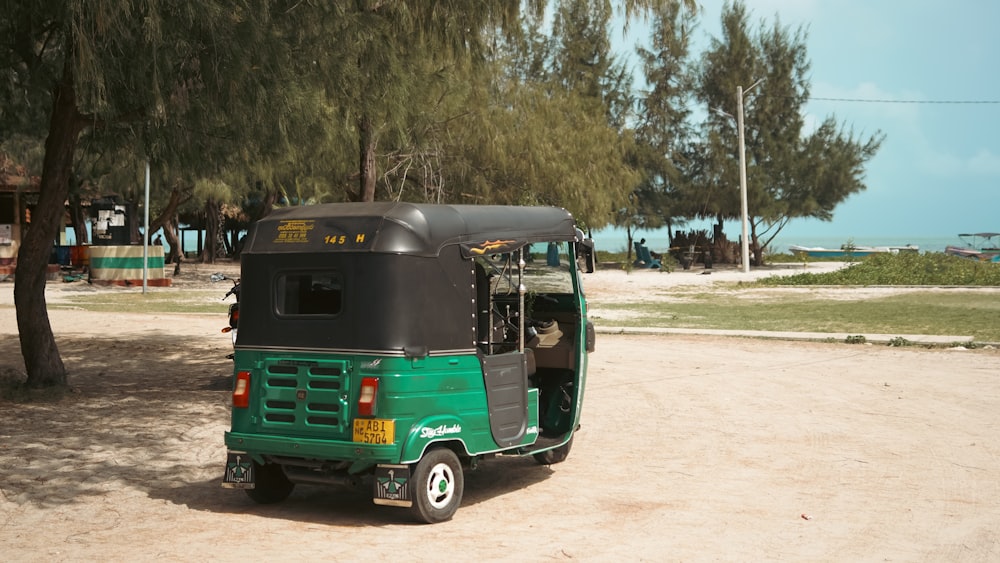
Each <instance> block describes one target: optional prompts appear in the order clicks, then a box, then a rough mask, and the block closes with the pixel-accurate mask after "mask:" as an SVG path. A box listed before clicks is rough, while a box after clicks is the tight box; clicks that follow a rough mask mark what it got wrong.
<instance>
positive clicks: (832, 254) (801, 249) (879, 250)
mask: <svg viewBox="0 0 1000 563" xmlns="http://www.w3.org/2000/svg"><path fill="white" fill-rule="evenodd" d="M788 251H789V252H791V253H792V254H805V255H806V256H809V257H811V258H863V257H865V256H871V255H872V254H883V253H885V254H899V253H900V252H919V251H920V247H919V246H917V245H915V244H907V245H904V246H857V245H853V244H845V245H842V246H841V247H840V248H822V247H819V246H799V245H796V244H793V245H789V247H788Z"/></svg>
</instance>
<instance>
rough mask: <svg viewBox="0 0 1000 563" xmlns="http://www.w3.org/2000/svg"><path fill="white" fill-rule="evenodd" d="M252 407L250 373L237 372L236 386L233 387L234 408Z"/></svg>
mask: <svg viewBox="0 0 1000 563" xmlns="http://www.w3.org/2000/svg"><path fill="white" fill-rule="evenodd" d="M249 406H250V372H249V371H240V372H236V384H235V385H233V407H234V408H240V409H245V408H247V407H249Z"/></svg>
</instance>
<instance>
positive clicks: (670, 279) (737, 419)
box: [0, 264, 1000, 562]
mask: <svg viewBox="0 0 1000 563" xmlns="http://www.w3.org/2000/svg"><path fill="white" fill-rule="evenodd" d="M814 266H815V267H823V268H828V267H834V266H828V265H825V264H824V265H822V266H820V265H819V264H816V265H813V264H810V266H809V269H810V271H815V270H813V268H814ZM228 268H229V273H236V272H237V271H238V270H237V269H235V268H233V267H232V266H229V267H228ZM218 269H222V270H225V269H226V266H218V267H204V266H195V265H185V273H184V275H182V276H181V277H180V278H178V279H177V280H175V284H174V286H173V287H172V288H171V289H170V291H184V290H185V288H199V289H208V288H214V289H218V290H219V297H220V298H221V296H222V294H223V293H224V292H225V290H226V288H223V286H221V285H218V284H216V285H211V284H210V283H208V282H207V277H208V273H209V272H210V271H212V270H218ZM776 270H781V271H786V272H787V271H792V268H789V267H786V268H776ZM768 273H770V272H768ZM750 275H751V276H759V275H763V274H761V272H760V271H755V272H753V273H752V274H750ZM744 276H747V274H742V273H740V272H738V271H725V270H715V271H713V272H712V273H711V274H705V275H702V274H701V273H700V271H698V270H691V271H677V272H672V273H659V272H649V271H633V272H632V273H626V272H624V271H615V270H602V271H599V272H597V273H595V274H594V275H592V276H588V278H587V281H586V284H587V291H588V295H589V297H590V300H591V303H592V308H593V310H596V311H598V312H600V310H601V305H602V304H603V303H610V302H613V301H614V300H617V299H623V298H624V297H623V296H627V297H628V298H630V299H632V298H635V297H636V296H642V298H644V299H645V298H649V299H655V298H669V297H670V292H671V288H676V289H675V291H680V290H681V289H682V288H683V286H685V285H688V286H690V285H701V286H704V289H705V290H706V291H710V290H723V289H719V287H720V285H719V284H716V283H715V282H719V281H727V282H730V281H739V280H741V279H745V278H744ZM11 285H12V284H10V283H3V284H0V335H2V336H0V358H2V360H0V373H3V374H5V375H6V376H8V377H12V376H15V375H16V374H17V373H20V372H22V371H23V366H22V364H21V360H20V354H19V348H18V339H17V329H16V323H15V320H14V319H15V317H14V309H13V307H12V306H11V303H12V287H11ZM722 285H725V284H722ZM72 287H73V284H60V283H58V282H54V283H52V284H50V287H49V295H48V298H49V301H50V302H53V303H54V302H57V301H58V300H59V299H60V297H59V295H60V294H61V293H63V292H69V291H73V289H72ZM80 290H81V288H77V289H76V291H80ZM225 311H226V303H225V302H222V301H221V300H220V301H219V313H218V314H214V315H200V314H199V315H191V314H155V315H144V314H133V313H129V312H127V311H121V312H115V313H92V312H86V311H79V310H65V309H59V310H56V309H53V310H51V311H50V319H51V321H52V325H53V329H54V331H55V334H56V337H57V341H58V343H59V347H60V352H61V354H62V357H63V360H64V362H65V363H66V366H67V369H68V371H69V373H70V381H71V385H72V386H73V389H74V391H73V393H71V394H69V395H68V396H67V397H66V398H65V399H63V400H62V401H59V402H33V403H25V404H12V403H6V402H0V545H2V546H3V547H2V548H0V550H2V553H3V558H4V559H5V560H8V561H45V562H48V561H66V560H74V561H97V560H101V561H105V560H149V559H164V560H171V561H188V560H217V561H244V560H247V559H254V560H316V559H320V558H332V559H335V560H343V561H356V560H362V559H365V560H373V561H383V560H388V559H407V560H415V561H440V560H444V559H464V560H485V561H552V560H556V561H560V560H580V561H622V560H625V561H642V560H650V561H665V560H672V561H692V560H744V561H753V560H764V559H768V560H781V559H788V560H809V561H835V560H836V561H842V560H907V561H913V560H917V561H989V560H994V561H995V560H998V559H1000V528H998V526H997V523H998V522H1000V463H998V461H1000V416H998V415H997V410H996V405H997V404H998V403H1000V376H998V374H1000V353H998V352H997V351H996V350H966V351H960V350H943V349H933V350H930V349H923V348H890V347H885V346H850V345H846V344H839V343H815V342H788V341H773V340H759V339H749V338H722V337H713V336H697V335H646V336H626V335H606V334H600V335H598V340H597V350H596V351H595V352H594V353H593V354H591V356H590V371H589V380H588V384H587V388H586V395H585V403H584V411H583V419H582V427H581V429H580V431H579V433H578V434H577V437H576V439H575V442H574V447H573V451H572V453H571V454H570V456H569V458H568V459H567V461H566V462H564V463H562V464H559V465H555V466H551V467H544V466H539V465H537V464H535V463H534V461H533V460H531V459H521V458H499V459H495V460H487V461H484V462H483V463H482V464H481V465H480V468H479V469H478V470H476V471H472V472H469V473H468V474H467V478H466V491H465V499H464V502H463V505H462V508H461V509H459V511H458V513H457V514H456V516H455V518H454V519H453V520H452V521H450V522H446V523H443V524H439V525H435V526H433V527H429V526H423V525H416V524H412V523H411V522H410V521H409V519H408V516H407V515H406V513H405V512H404V511H401V510H397V509H391V508H386V507H377V506H374V505H373V504H372V503H371V501H370V498H369V496H368V494H367V491H349V490H340V489H322V488H315V487H304V486H299V487H298V488H297V489H296V491H295V493H293V495H292V497H291V498H289V499H288V500H287V501H286V502H284V503H282V504H279V505H272V506H259V505H256V504H254V503H253V502H251V501H250V500H249V499H248V498H247V497H246V496H245V495H243V494H242V493H240V492H238V491H232V490H224V489H222V488H220V486H219V483H220V480H221V475H222V467H223V463H224V461H225V447H224V445H223V442H222V436H223V432H225V430H226V429H227V428H228V411H229V409H228V400H229V376H230V370H231V362H230V361H229V360H226V358H225V355H226V353H228V352H229V351H230V348H231V346H230V342H229V339H228V337H227V335H225V334H222V333H220V329H221V328H222V326H224V324H225Z"/></svg>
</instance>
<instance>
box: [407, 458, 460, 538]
mask: <svg viewBox="0 0 1000 563" xmlns="http://www.w3.org/2000/svg"><path fill="white" fill-rule="evenodd" d="M410 483H411V484H412V487H413V488H412V489H411V491H412V493H411V494H412V496H413V506H412V507H411V508H410V510H411V511H412V513H413V517H414V518H416V519H417V521H419V522H424V523H426V524H437V523H438V522H444V521H446V520H451V517H452V516H454V515H455V511H456V510H458V507H459V505H461V504H462V493H463V492H464V490H465V476H464V475H463V474H462V464H461V463H459V461H458V456H457V455H455V452H453V451H451V450H449V449H447V448H437V449H434V450H431V451H429V452H427V453H426V454H425V455H424V457H423V458H421V459H420V461H418V462H417V465H416V467H414V469H413V475H412V476H411V478H410Z"/></svg>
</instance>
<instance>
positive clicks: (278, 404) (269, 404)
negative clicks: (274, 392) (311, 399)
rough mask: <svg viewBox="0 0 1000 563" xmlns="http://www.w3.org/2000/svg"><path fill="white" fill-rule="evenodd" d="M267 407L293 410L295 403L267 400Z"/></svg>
mask: <svg viewBox="0 0 1000 563" xmlns="http://www.w3.org/2000/svg"><path fill="white" fill-rule="evenodd" d="M267 408H269V409H285V410H294V409H295V403H294V402H292V401H268V402H267Z"/></svg>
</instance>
